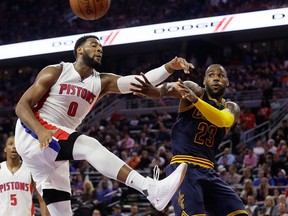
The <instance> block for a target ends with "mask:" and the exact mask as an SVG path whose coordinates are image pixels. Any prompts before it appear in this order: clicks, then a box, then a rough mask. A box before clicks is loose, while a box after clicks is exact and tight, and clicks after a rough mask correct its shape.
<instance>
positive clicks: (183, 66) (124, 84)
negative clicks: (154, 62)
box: [117, 57, 194, 94]
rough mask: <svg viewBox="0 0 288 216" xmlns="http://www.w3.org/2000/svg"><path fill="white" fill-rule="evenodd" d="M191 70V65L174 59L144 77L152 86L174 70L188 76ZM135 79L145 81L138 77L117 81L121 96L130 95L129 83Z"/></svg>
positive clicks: (132, 76) (123, 78)
mask: <svg viewBox="0 0 288 216" xmlns="http://www.w3.org/2000/svg"><path fill="white" fill-rule="evenodd" d="M193 68H194V66H193V65H192V64H191V63H188V62H187V61H186V60H185V59H184V58H181V57H175V58H173V59H172V60H171V61H169V62H167V63H166V64H164V65H162V66H161V67H158V68H155V69H153V70H150V71H148V72H147V73H145V77H146V78H147V80H148V81H149V82H150V83H151V84H152V85H158V84H160V83H162V82H163V81H164V80H165V79H167V78H168V77H169V76H170V75H171V74H172V73H173V72H174V71H175V70H183V71H184V73H186V74H188V73H190V70H192V69H193ZM135 78H138V79H140V80H142V81H145V80H144V79H143V77H142V76H140V75H138V76H137V75H130V76H124V77H120V78H119V79H118V80H117V86H118V88H119V91H120V92H121V93H122V94H125V93H131V90H130V88H131V83H133V82H135Z"/></svg>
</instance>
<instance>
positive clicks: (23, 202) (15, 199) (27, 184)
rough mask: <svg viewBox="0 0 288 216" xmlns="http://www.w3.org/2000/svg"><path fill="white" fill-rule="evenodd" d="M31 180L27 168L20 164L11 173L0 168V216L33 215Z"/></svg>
mask: <svg viewBox="0 0 288 216" xmlns="http://www.w3.org/2000/svg"><path fill="white" fill-rule="evenodd" d="M32 188H33V185H32V178H31V173H30V171H29V170H28V168H27V167H26V166H25V165H24V164H22V165H21V167H20V168H19V169H18V170H17V171H16V172H15V173H12V172H11V171H10V170H9V169H8V168H7V165H6V161H4V162H2V163H1V168H0V216H8V215H9V216H14V215H15V216H16V215H17V216H18V215H21V216H22V215H23V216H31V215H34V206H33V202H32Z"/></svg>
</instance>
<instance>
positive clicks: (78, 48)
mask: <svg viewBox="0 0 288 216" xmlns="http://www.w3.org/2000/svg"><path fill="white" fill-rule="evenodd" d="M77 53H78V54H81V55H82V54H83V48H82V47H81V46H79V47H77Z"/></svg>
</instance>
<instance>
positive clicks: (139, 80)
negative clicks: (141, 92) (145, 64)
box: [130, 77, 145, 85]
mask: <svg viewBox="0 0 288 216" xmlns="http://www.w3.org/2000/svg"><path fill="white" fill-rule="evenodd" d="M135 79H136V80H137V81H138V82H139V83H141V84H142V85H145V82H144V81H143V80H142V79H140V78H139V77H135ZM130 84H131V83H130Z"/></svg>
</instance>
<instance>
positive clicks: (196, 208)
mask: <svg viewBox="0 0 288 216" xmlns="http://www.w3.org/2000/svg"><path fill="white" fill-rule="evenodd" d="M178 165H179V164H170V165H169V166H168V167H167V169H166V173H167V174H170V173H171V172H173V171H174V170H175V169H176V168H177V166H178ZM201 175H202V174H201V173H200V174H199V171H198V169H195V166H194V165H188V169H187V172H186V175H185V178H184V180H183V182H182V184H181V186H180V188H179V189H178V191H176V193H175V195H174V196H173V198H172V204H173V207H174V211H175V215H206V211H205V203H204V198H203V192H202V186H201Z"/></svg>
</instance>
